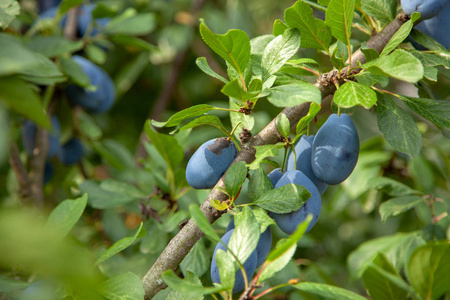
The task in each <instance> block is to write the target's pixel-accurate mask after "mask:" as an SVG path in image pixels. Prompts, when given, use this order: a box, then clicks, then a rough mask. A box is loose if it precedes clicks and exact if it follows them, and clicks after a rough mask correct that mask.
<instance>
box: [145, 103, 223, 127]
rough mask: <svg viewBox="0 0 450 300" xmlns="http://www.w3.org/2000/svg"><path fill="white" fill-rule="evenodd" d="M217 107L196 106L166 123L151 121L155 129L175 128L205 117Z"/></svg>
mask: <svg viewBox="0 0 450 300" xmlns="http://www.w3.org/2000/svg"><path fill="white" fill-rule="evenodd" d="M214 108H215V107H214V106H211V105H208V104H199V105H194V106H191V107H189V108H186V109H183V110H182V111H179V112H177V113H175V114H174V115H173V116H171V117H170V118H169V120H167V121H166V122H158V121H155V120H151V124H152V125H153V126H155V127H173V126H176V125H178V124H180V123H181V122H182V121H184V120H186V119H190V118H194V117H198V116H201V115H204V114H205V113H206V112H208V111H210V110H213V109H214Z"/></svg>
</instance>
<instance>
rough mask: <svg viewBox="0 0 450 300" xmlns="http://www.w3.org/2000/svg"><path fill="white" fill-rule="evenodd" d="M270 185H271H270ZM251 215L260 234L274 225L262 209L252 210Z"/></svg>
mask: <svg viewBox="0 0 450 300" xmlns="http://www.w3.org/2000/svg"><path fill="white" fill-rule="evenodd" d="M270 185H272V183H270ZM253 215H255V218H256V221H257V222H258V224H259V232H260V233H264V231H266V229H267V227H269V226H270V225H272V224H276V223H275V221H274V220H273V219H272V218H271V217H270V216H269V215H268V214H267V212H266V211H265V210H264V209H259V208H255V209H253Z"/></svg>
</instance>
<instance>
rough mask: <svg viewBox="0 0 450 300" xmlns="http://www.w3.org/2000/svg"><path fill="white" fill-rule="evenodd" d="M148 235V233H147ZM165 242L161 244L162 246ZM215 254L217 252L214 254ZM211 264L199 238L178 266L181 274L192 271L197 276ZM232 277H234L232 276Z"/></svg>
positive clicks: (203, 244)
mask: <svg viewBox="0 0 450 300" xmlns="http://www.w3.org/2000/svg"><path fill="white" fill-rule="evenodd" d="M149 235H150V233H149ZM164 247H165V244H164V245H163V248H164ZM216 255H217V254H216ZM210 266H211V257H210V255H209V253H208V251H207V250H206V248H205V243H204V242H203V239H200V240H199V241H198V242H197V243H196V244H195V246H194V247H193V248H192V249H191V251H189V253H188V255H186V257H185V258H184V259H183V261H182V262H181V264H180V268H181V270H182V271H183V274H185V275H186V274H187V273H188V272H192V273H194V274H195V275H197V276H202V275H203V274H205V273H206V272H207V271H209V268H210ZM233 278H234V277H233Z"/></svg>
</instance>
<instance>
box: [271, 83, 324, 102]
mask: <svg viewBox="0 0 450 300" xmlns="http://www.w3.org/2000/svg"><path fill="white" fill-rule="evenodd" d="M267 99H268V100H269V102H270V103H272V104H273V105H275V106H277V107H292V106H297V105H300V104H302V103H305V102H314V103H317V104H320V103H321V101H322V95H321V93H320V91H319V89H318V88H317V87H316V86H315V85H313V84H311V83H307V82H303V81H298V82H296V83H291V84H286V85H280V86H275V87H273V88H271V89H270V95H269V96H268V97H267Z"/></svg>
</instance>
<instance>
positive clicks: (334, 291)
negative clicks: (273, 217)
mask: <svg viewBox="0 0 450 300" xmlns="http://www.w3.org/2000/svg"><path fill="white" fill-rule="evenodd" d="M332 1H333V0H332ZM293 287H295V288H296V289H298V290H301V291H304V292H308V293H311V294H313V295H316V296H320V297H323V299H333V300H334V299H339V300H367V299H366V298H365V297H363V296H360V295H358V294H356V293H354V292H351V291H349V290H346V289H343V288H340V287H337V286H332V285H328V284H325V283H315V282H301V283H297V284H296V285H293Z"/></svg>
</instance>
